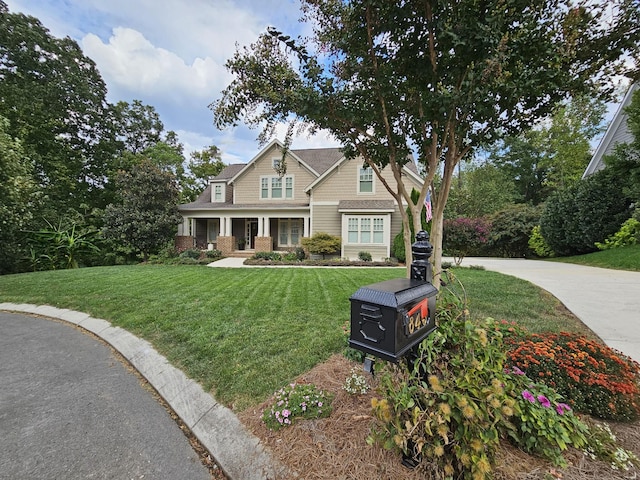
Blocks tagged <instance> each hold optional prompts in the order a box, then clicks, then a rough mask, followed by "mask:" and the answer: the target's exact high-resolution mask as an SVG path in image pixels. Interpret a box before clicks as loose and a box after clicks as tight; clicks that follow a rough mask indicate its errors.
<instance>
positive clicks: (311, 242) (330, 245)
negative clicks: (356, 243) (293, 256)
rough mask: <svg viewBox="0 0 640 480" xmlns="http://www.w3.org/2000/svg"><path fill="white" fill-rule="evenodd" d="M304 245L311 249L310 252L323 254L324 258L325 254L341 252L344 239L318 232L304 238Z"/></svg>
mask: <svg viewBox="0 0 640 480" xmlns="http://www.w3.org/2000/svg"><path fill="white" fill-rule="evenodd" d="M302 245H303V246H304V247H305V248H306V249H307V250H309V253H313V254H315V255H322V258H324V257H325V255H333V254H335V253H337V252H339V251H340V248H341V246H342V240H341V238H340V237H337V236H334V235H329V234H328V233H324V232H318V233H315V234H314V235H313V236H312V237H307V238H303V239H302Z"/></svg>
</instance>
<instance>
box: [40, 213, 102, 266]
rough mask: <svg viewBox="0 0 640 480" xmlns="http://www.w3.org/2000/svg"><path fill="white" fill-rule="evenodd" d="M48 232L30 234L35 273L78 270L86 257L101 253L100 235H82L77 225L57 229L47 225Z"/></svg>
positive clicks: (95, 232) (88, 233)
mask: <svg viewBox="0 0 640 480" xmlns="http://www.w3.org/2000/svg"><path fill="white" fill-rule="evenodd" d="M46 223H47V225H48V228H43V229H41V230H38V231H35V232H29V234H28V236H29V240H28V241H29V246H30V250H31V252H32V253H31V257H30V260H31V267H32V269H33V270H34V271H35V270H57V269H60V268H62V269H66V268H78V266H79V262H80V261H81V259H82V258H83V256H87V255H90V254H93V253H96V252H98V251H99V250H100V249H99V248H98V247H97V246H96V244H95V242H96V241H97V234H98V232H97V231H95V230H88V231H84V232H83V231H81V229H80V228H78V227H77V225H75V224H72V225H70V226H67V225H64V224H63V223H62V221H60V222H59V223H58V224H57V225H53V224H51V223H50V222H49V221H46Z"/></svg>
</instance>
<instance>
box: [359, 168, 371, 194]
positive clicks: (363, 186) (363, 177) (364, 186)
mask: <svg viewBox="0 0 640 480" xmlns="http://www.w3.org/2000/svg"><path fill="white" fill-rule="evenodd" d="M359 171H360V181H359V183H358V192H359V193H373V170H372V169H371V167H360V170H359Z"/></svg>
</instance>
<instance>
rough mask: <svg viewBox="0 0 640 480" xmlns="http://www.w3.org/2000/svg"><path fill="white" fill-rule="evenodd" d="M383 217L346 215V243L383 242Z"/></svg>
mask: <svg viewBox="0 0 640 480" xmlns="http://www.w3.org/2000/svg"><path fill="white" fill-rule="evenodd" d="M384 233H385V219H384V217H376V216H371V215H359V216H350V217H347V243H348V244H367V245H371V244H382V243H384V237H385V235H384Z"/></svg>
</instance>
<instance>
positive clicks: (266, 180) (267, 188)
mask: <svg viewBox="0 0 640 480" xmlns="http://www.w3.org/2000/svg"><path fill="white" fill-rule="evenodd" d="M260 198H263V199H269V198H274V199H278V198H286V199H292V198H293V176H288V177H276V176H274V177H262V178H261V179H260Z"/></svg>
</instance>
